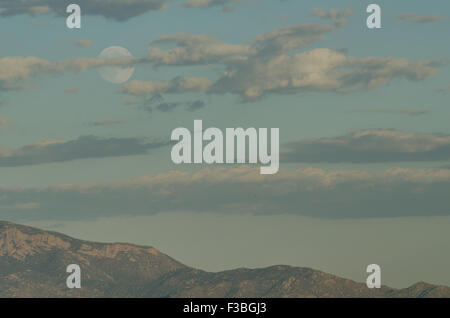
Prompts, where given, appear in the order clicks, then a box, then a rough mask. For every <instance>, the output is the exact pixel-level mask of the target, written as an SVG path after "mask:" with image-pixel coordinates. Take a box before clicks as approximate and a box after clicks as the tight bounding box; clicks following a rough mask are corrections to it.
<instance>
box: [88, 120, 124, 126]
mask: <svg viewBox="0 0 450 318" xmlns="http://www.w3.org/2000/svg"><path fill="white" fill-rule="evenodd" d="M122 123H123V120H120V119H105V120H99V121H94V122H92V123H90V124H89V126H93V127H100V126H111V125H117V124H122Z"/></svg>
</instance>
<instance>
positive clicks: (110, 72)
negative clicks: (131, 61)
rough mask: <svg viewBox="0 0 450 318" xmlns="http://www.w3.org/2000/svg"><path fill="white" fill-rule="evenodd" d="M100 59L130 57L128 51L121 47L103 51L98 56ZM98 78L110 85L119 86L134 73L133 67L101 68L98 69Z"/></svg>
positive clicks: (112, 47) (111, 47)
mask: <svg viewBox="0 0 450 318" xmlns="http://www.w3.org/2000/svg"><path fill="white" fill-rule="evenodd" d="M99 57H100V58H103V59H111V58H120V57H130V58H132V57H133V55H131V53H130V51H128V50H127V49H126V48H123V47H121V46H110V47H108V48H106V49H104V50H103V51H102V52H101V53H100V55H99ZM98 72H99V74H100V76H101V77H102V78H103V79H104V80H105V81H108V82H110V83H114V84H120V83H125V82H126V81H128V80H129V79H130V77H131V76H132V75H133V73H134V67H123V66H103V67H101V68H100V69H99V71H98Z"/></svg>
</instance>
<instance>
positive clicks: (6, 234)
mask: <svg viewBox="0 0 450 318" xmlns="http://www.w3.org/2000/svg"><path fill="white" fill-rule="evenodd" d="M69 264H78V265H80V267H81V276H82V288H81V289H68V288H67V287H66V278H67V276H68V275H69V274H67V273H66V267H67V265H69ZM0 297H450V287H445V286H435V285H430V284H426V283H422V282H421V283H417V284H415V285H413V286H411V287H409V288H405V289H393V288H389V287H384V286H383V287H382V288H381V289H373V290H371V289H368V288H367V287H366V285H365V284H362V283H357V282H354V281H352V280H348V279H344V278H340V277H337V276H334V275H331V274H327V273H323V272H321V271H317V270H313V269H310V268H299V267H291V266H272V267H268V268H262V269H236V270H230V271H224V272H219V273H209V272H205V271H201V270H197V269H193V268H190V267H188V266H185V265H183V264H181V263H179V262H177V261H176V260H174V259H172V258H170V257H169V256H167V255H165V254H163V253H161V252H159V251H158V250H156V249H154V248H153V247H145V246H137V245H133V244H124V243H110V244H107V243H94V242H87V241H82V240H77V239H74V238H71V237H68V236H66V235H63V234H59V233H55V232H49V231H42V230H38V229H35V228H31V227H27V226H22V225H16V224H13V223H9V222H0Z"/></svg>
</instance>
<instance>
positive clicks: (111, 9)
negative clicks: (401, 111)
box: [0, 0, 168, 21]
mask: <svg viewBox="0 0 450 318" xmlns="http://www.w3.org/2000/svg"><path fill="white" fill-rule="evenodd" d="M167 2H168V1H167V0H114V1H99V0H77V2H76V3H77V4H78V5H79V6H80V7H81V8H82V10H83V11H82V12H83V14H84V15H100V16H103V17H105V18H108V19H114V20H117V21H125V20H128V19H130V18H133V17H136V16H138V15H141V14H144V13H146V12H149V11H152V10H162V9H165V8H166V6H167ZM68 4H69V3H67V2H65V1H57V0H23V1H17V0H1V1H0V16H13V15H20V14H27V15H30V16H36V15H42V14H48V13H54V14H57V15H62V16H66V15H67V13H66V7H67V5H68Z"/></svg>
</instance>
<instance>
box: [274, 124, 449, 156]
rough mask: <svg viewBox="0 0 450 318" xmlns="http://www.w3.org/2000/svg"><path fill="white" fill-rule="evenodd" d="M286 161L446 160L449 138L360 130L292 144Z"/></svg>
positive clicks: (433, 135) (285, 154) (382, 130)
mask: <svg viewBox="0 0 450 318" xmlns="http://www.w3.org/2000/svg"><path fill="white" fill-rule="evenodd" d="M281 158H282V159H281V160H284V161H287V162H330V163H338V162H351V163H375V162H411V161H446V160H450V136H446V135H437V134H420V133H413V132H402V131H397V130H385V129H378V130H360V131H356V132H351V133H348V134H346V135H344V136H339V137H334V138H316V139H307V140H303V141H298V142H292V143H289V144H288V145H287V150H286V151H285V152H284V153H283V154H282V156H281Z"/></svg>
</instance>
